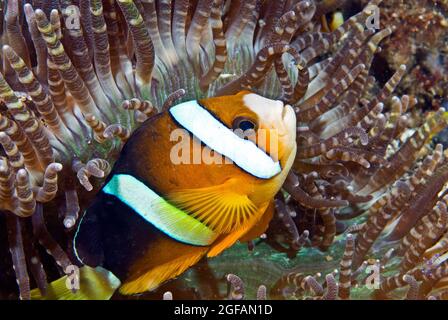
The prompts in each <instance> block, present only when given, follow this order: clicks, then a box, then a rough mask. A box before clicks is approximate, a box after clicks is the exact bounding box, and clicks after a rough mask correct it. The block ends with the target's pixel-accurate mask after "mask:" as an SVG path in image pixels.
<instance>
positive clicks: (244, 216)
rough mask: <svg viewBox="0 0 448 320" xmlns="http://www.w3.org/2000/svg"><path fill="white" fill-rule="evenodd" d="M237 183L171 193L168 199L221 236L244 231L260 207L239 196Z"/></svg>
mask: <svg viewBox="0 0 448 320" xmlns="http://www.w3.org/2000/svg"><path fill="white" fill-rule="evenodd" d="M236 184H237V183H236V181H234V179H229V180H228V181H226V182H225V183H223V184H221V185H218V186H213V187H207V188H198V189H188V190H180V191H176V192H173V193H170V194H169V195H168V196H167V200H168V201H169V202H170V203H172V204H173V205H174V206H176V207H177V208H179V209H180V210H182V211H184V212H186V213H188V214H189V215H190V216H191V217H193V218H195V219H197V220H199V221H201V222H202V223H203V224H205V225H206V226H207V227H209V228H211V229H212V230H214V231H215V232H217V233H219V234H223V233H229V232H232V231H234V230H237V229H241V228H244V227H245V226H246V225H247V223H248V222H249V221H251V220H253V218H254V216H255V215H256V213H257V211H258V208H257V206H256V205H255V204H254V203H253V202H252V201H251V200H250V199H249V197H248V196H247V194H244V193H239V192H238V191H236V190H238V188H236Z"/></svg>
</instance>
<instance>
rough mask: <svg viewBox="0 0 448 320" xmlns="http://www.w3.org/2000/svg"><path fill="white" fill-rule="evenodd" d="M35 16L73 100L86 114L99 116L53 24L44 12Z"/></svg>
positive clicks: (50, 53) (37, 11)
mask: <svg viewBox="0 0 448 320" xmlns="http://www.w3.org/2000/svg"><path fill="white" fill-rule="evenodd" d="M35 16H36V21H37V26H38V28H39V31H40V33H41V34H42V37H43V38H44V40H45V43H46V44H47V49H48V53H49V56H50V58H51V61H52V62H53V64H54V66H55V67H56V68H57V70H58V71H59V74H60V76H61V77H62V79H63V81H64V83H65V85H66V87H67V88H68V90H69V91H70V93H71V95H72V96H73V99H74V100H75V101H76V103H77V105H78V106H79V108H80V109H81V110H82V111H83V112H84V113H93V114H95V115H97V116H98V115H99V114H100V111H99V110H98V108H97V106H96V105H95V102H94V100H93V98H92V96H91V94H90V92H89V90H88V89H87V87H86V84H85V83H84V81H83V79H82V78H81V76H80V75H79V73H78V71H77V70H76V68H75V66H74V65H73V63H72V61H71V60H70V58H69V57H68V56H67V53H66V52H65V49H64V46H63V45H62V43H61V42H60V41H59V40H58V38H57V36H56V34H55V33H54V31H53V29H52V27H51V24H50V23H49V21H48V19H47V17H46V16H45V13H44V12H43V11H42V10H40V9H37V10H36V12H35Z"/></svg>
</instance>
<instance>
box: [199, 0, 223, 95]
mask: <svg viewBox="0 0 448 320" xmlns="http://www.w3.org/2000/svg"><path fill="white" fill-rule="evenodd" d="M222 6H223V0H214V1H213V7H212V9H211V13H210V23H211V27H212V33H213V43H214V45H215V61H213V64H212V65H211V66H210V69H209V70H208V71H207V73H206V74H204V75H202V77H201V79H200V80H199V86H200V87H201V89H202V90H203V91H205V90H206V89H207V88H208V86H209V85H210V84H211V83H212V82H213V81H215V80H216V79H218V77H219V75H220V74H221V73H222V71H223V70H224V67H225V64H226V61H227V39H226V37H225V36H224V32H223V23H222V14H223V12H222Z"/></svg>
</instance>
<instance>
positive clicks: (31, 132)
mask: <svg viewBox="0 0 448 320" xmlns="http://www.w3.org/2000/svg"><path fill="white" fill-rule="evenodd" d="M0 98H1V99H3V100H4V102H5V104H6V106H7V108H8V110H9V112H10V113H11V114H12V116H13V118H14V120H15V121H17V123H18V124H20V126H21V128H22V129H23V131H24V132H25V134H26V136H27V137H28V139H29V142H30V143H31V144H32V145H33V147H34V151H35V153H36V155H37V156H38V159H39V161H40V163H41V165H42V166H45V165H47V164H49V163H51V162H52V161H53V157H54V154H53V149H52V147H51V145H50V141H49V139H48V136H47V133H46V131H45V128H44V126H43V125H42V123H41V122H40V121H39V120H38V119H37V118H36V117H35V115H34V114H33V112H32V111H31V110H30V109H29V108H28V107H27V106H26V105H25V103H24V102H23V101H22V100H21V99H19V98H18V97H17V96H16V94H15V93H14V91H13V90H12V89H11V87H10V86H9V84H8V83H7V82H6V80H5V79H4V78H3V76H2V75H1V74H0ZM24 143H25V144H26V143H27V142H24ZM24 147H25V148H27V146H26V145H24ZM27 151H28V150H27ZM27 154H28V152H27ZM29 155H30V156H32V155H31V152H30V153H29Z"/></svg>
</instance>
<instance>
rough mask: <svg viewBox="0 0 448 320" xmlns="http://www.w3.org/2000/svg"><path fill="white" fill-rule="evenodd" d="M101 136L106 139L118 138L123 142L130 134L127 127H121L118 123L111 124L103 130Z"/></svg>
mask: <svg viewBox="0 0 448 320" xmlns="http://www.w3.org/2000/svg"><path fill="white" fill-rule="evenodd" d="M103 136H104V137H105V138H106V139H113V138H115V137H117V138H119V139H120V140H121V141H122V142H125V141H126V140H128V139H129V137H130V136H131V132H130V131H129V129H127V128H125V127H123V126H122V125H121V124H119V123H115V124H111V125H109V126H107V127H106V129H105V130H104V133H103Z"/></svg>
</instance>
